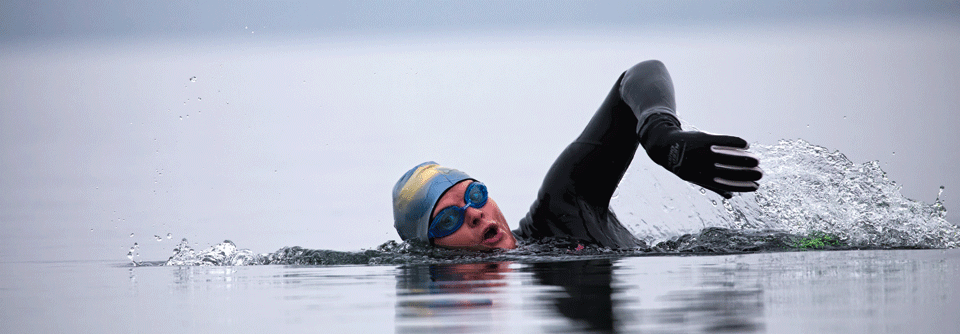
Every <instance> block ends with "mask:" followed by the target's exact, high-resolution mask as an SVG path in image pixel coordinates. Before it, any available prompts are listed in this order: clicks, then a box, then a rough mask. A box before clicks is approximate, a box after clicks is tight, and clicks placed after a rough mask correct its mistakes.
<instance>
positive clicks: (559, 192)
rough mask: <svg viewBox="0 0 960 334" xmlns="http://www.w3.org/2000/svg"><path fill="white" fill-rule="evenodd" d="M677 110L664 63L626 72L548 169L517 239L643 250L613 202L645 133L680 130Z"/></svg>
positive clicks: (517, 233) (647, 63)
mask: <svg viewBox="0 0 960 334" xmlns="http://www.w3.org/2000/svg"><path fill="white" fill-rule="evenodd" d="M675 109H676V103H675V101H674V95H673V83H672V81H671V80H670V75H669V74H668V73H667V70H666V67H664V65H663V64H662V63H660V62H659V61H655V60H654V61H646V62H642V63H639V64H637V65H635V66H634V67H632V68H630V69H629V70H627V71H626V72H624V74H622V75H621V76H620V78H619V79H618V80H617V83H616V84H615V85H614V86H613V89H612V90H611V91H610V94H609V95H608V96H607V98H606V100H605V101H604V102H603V104H602V105H601V106H600V109H599V110H597V112H596V114H594V116H593V118H592V119H591V120H590V123H589V124H587V127H586V128H585V129H584V130H583V133H581V134H580V136H579V137H578V138H577V139H576V140H575V141H574V142H573V143H571V144H570V145H569V146H567V148H566V149H565V150H564V151H563V153H561V154H560V157H558V158H557V160H556V161H555V162H554V163H553V166H552V167H550V170H549V171H548V172H547V175H546V177H545V178H544V180H543V185H541V186H540V191H539V192H538V193H537V199H536V201H534V202H533V205H532V206H531V207H530V212H529V213H527V216H526V217H525V218H523V219H522V220H521V221H520V228H519V229H517V230H515V231H513V233H514V235H516V236H517V237H519V238H523V239H542V238H545V237H564V238H571V239H574V240H576V241H579V242H584V243H589V244H597V245H600V246H604V247H610V248H620V249H623V248H637V247H642V246H643V242H642V241H640V240H638V239H636V238H635V237H634V236H633V234H632V233H630V231H629V230H627V229H626V228H625V227H624V226H623V225H622V224H620V221H619V220H618V219H617V217H616V216H615V215H614V214H613V211H611V210H610V198H611V196H612V195H613V192H614V191H615V190H616V189H617V185H618V184H619V182H620V179H621V178H622V177H623V174H624V172H626V170H627V167H629V166H630V162H631V161H633V156H634V154H635V153H636V151H637V147H639V146H640V144H641V138H642V137H643V135H644V133H645V132H647V131H649V129H650V128H653V127H657V126H659V124H663V123H669V124H673V125H675V126H679V122H678V121H677V119H676V113H675V112H674V110H675Z"/></svg>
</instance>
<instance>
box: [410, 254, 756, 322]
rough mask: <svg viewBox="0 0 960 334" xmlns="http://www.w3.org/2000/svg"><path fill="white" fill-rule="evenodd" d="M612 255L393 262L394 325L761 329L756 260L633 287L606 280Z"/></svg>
mask: <svg viewBox="0 0 960 334" xmlns="http://www.w3.org/2000/svg"><path fill="white" fill-rule="evenodd" d="M619 261H621V259H586V260H576V261H562V262H538V263H531V264H523V265H520V264H511V263H509V262H493V263H475V264H434V265H407V266H402V267H400V268H399V272H398V275H397V276H396V279H397V296H398V300H397V304H396V318H397V331H398V332H425V331H426V332H450V331H456V332H490V331H503V330H507V331H509V330H511V329H513V330H517V329H518V328H516V327H515V326H518V325H520V326H531V325H535V326H536V327H533V328H530V329H532V330H540V331H545V332H622V331H625V332H633V331H651V330H652V331H655V332H661V331H666V332H757V331H763V330H764V325H763V324H762V314H763V307H764V302H763V300H764V294H763V290H762V289H761V288H760V287H759V286H758V285H756V284H753V282H755V279H756V278H757V272H756V271H754V270H755V269H756V268H750V266H749V265H747V264H743V263H738V264H736V265H732V266H730V265H720V266H710V265H707V266H687V267H681V268H674V269H670V270H669V271H667V272H661V273H659V274H658V278H657V279H656V280H654V281H653V282H650V281H648V282H646V283H645V284H642V285H638V284H636V283H634V282H621V281H619V280H618V279H616V278H615V274H617V273H618V271H623V270H619V269H618V266H617V265H616V263H617V262H619ZM512 268H513V269H512ZM676 269H679V270H676ZM654 271H656V270H654ZM691 276H692V277H691ZM621 277H624V276H622V275H621ZM631 277H632V276H630V275H627V276H625V278H626V279H627V280H632V279H631ZM635 278H636V277H633V279H635ZM657 280H663V281H664V282H663V283H664V284H656V283H657V282H656V281H657ZM671 282H673V283H676V282H684V283H682V284H679V285H676V284H671ZM692 282H696V284H694V285H692V286H691V285H690V283H692ZM651 283H653V284H651ZM638 293H639V294H640V295H637V294H638ZM531 297H532V298H531ZM517 300H520V301H519V302H518V301H517ZM541 302H542V303H541ZM518 304H520V305H518ZM531 310H532V312H529V311H531ZM521 313H525V314H521ZM530 316H533V317H534V318H537V321H530V320H531V319H529V318H528V317H530ZM511 317H512V318H511ZM518 317H519V318H524V319H519V320H520V321H516V320H518ZM510 319H513V320H510ZM543 319H548V320H547V321H544V320H543ZM511 321H514V322H513V323H511ZM538 322H539V323H538Z"/></svg>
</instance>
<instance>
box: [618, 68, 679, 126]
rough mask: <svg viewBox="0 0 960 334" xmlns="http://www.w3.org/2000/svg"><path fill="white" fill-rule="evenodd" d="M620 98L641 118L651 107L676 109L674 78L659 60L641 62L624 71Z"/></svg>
mask: <svg viewBox="0 0 960 334" xmlns="http://www.w3.org/2000/svg"><path fill="white" fill-rule="evenodd" d="M620 98H621V99H622V100H623V101H624V102H626V103H627V105H629V106H630V108H631V109H633V111H634V113H636V114H637V116H638V117H637V118H638V119H641V120H642V117H640V116H641V115H642V114H645V112H644V111H646V110H648V109H651V108H657V109H664V108H666V109H669V110H670V111H675V110H676V102H675V100H674V96H673V80H671V79H670V73H669V72H667V67H666V65H664V64H663V62H661V61H659V60H647V61H644V62H640V63H638V64H636V65H634V66H633V67H631V68H630V69H628V70H627V71H626V72H624V74H623V80H622V81H621V82H620Z"/></svg>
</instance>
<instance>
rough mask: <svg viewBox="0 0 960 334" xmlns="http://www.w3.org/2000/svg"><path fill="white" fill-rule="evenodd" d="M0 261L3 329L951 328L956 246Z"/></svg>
mask: <svg viewBox="0 0 960 334" xmlns="http://www.w3.org/2000/svg"><path fill="white" fill-rule="evenodd" d="M0 266H3V267H5V268H2V269H3V270H4V272H5V273H7V276H6V277H5V279H4V280H3V281H2V282H0V300H3V301H4V307H3V308H2V309H0V321H2V323H3V324H4V325H3V326H4V330H3V331H4V332H6V333H58V332H59V333H63V332H81V333H137V332H149V333H171V332H187V333H196V332H201V333H202V332H219V333H264V332H317V331H333V332H338V333H339V332H344V333H361V332H362V333H371V332H391V331H395V332H399V333H422V332H430V333H449V332H460V333H477V332H479V333H505V332H550V333H553V332H581V331H582V332H642V333H716V332H740V333H764V332H768V333H904V332H912V333H956V332H958V330H960V317H957V314H960V303H958V301H960V280H958V275H960V250H958V249H950V250H869V251H865V250H853V251H798V252H776V253H755V254H735V255H699V256H663V255H661V256H596V255H593V256H591V255H584V256H570V257H568V258H565V259H553V260H548V261H537V260H536V259H534V258H527V259H526V260H520V261H482V260H479V261H476V262H470V263H433V264H424V263H416V264H402V265H378V266H364V265H361V266H357V265H344V266H308V265H269V266H151V267H133V266H130V265H128V264H123V263H116V262H72V261H71V262H44V263H37V262H34V263H2V264H0ZM11 267H13V268H11ZM91 268H96V269H95V270H91ZM11 269H15V270H11ZM12 301H15V302H12Z"/></svg>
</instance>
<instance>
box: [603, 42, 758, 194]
mask: <svg viewBox="0 0 960 334" xmlns="http://www.w3.org/2000/svg"><path fill="white" fill-rule="evenodd" d="M620 98H621V99H622V100H623V101H624V102H625V103H626V104H627V105H628V106H630V109H631V110H632V111H633V113H634V115H635V116H636V117H637V129H636V130H637V136H638V138H639V140H640V145H642V146H643V148H644V150H646V152H647V155H648V156H650V159H652V160H653V161H654V162H656V163H657V164H659V165H661V166H663V167H664V168H666V169H667V170H669V171H671V172H673V173H674V174H676V175H677V176H678V177H680V178H681V179H683V180H686V181H688V182H692V183H695V184H698V185H700V186H703V187H704V188H707V189H710V190H712V191H714V192H716V193H718V194H720V195H721V196H723V197H725V198H730V197H731V196H732V195H733V194H732V193H733V192H749V191H756V190H757V188H758V187H759V184H758V183H757V181H758V180H760V178H761V177H763V172H762V171H761V170H760V168H759V167H758V165H759V161H758V160H757V157H756V156H754V155H753V154H751V153H749V152H746V151H745V150H746V149H748V148H749V145H748V144H747V142H746V141H745V140H743V139H741V138H739V137H734V136H721V135H712V134H707V133H703V132H699V131H682V129H681V128H680V121H679V120H678V119H677V117H676V111H675V110H676V101H675V99H674V94H673V81H672V80H671V79H670V74H669V73H668V72H667V68H666V66H664V65H663V63H661V62H660V61H657V60H649V61H645V62H642V63H639V64H637V65H635V66H633V67H631V68H630V69H629V70H627V71H626V72H625V73H624V76H623V80H622V82H621V84H620Z"/></svg>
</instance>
